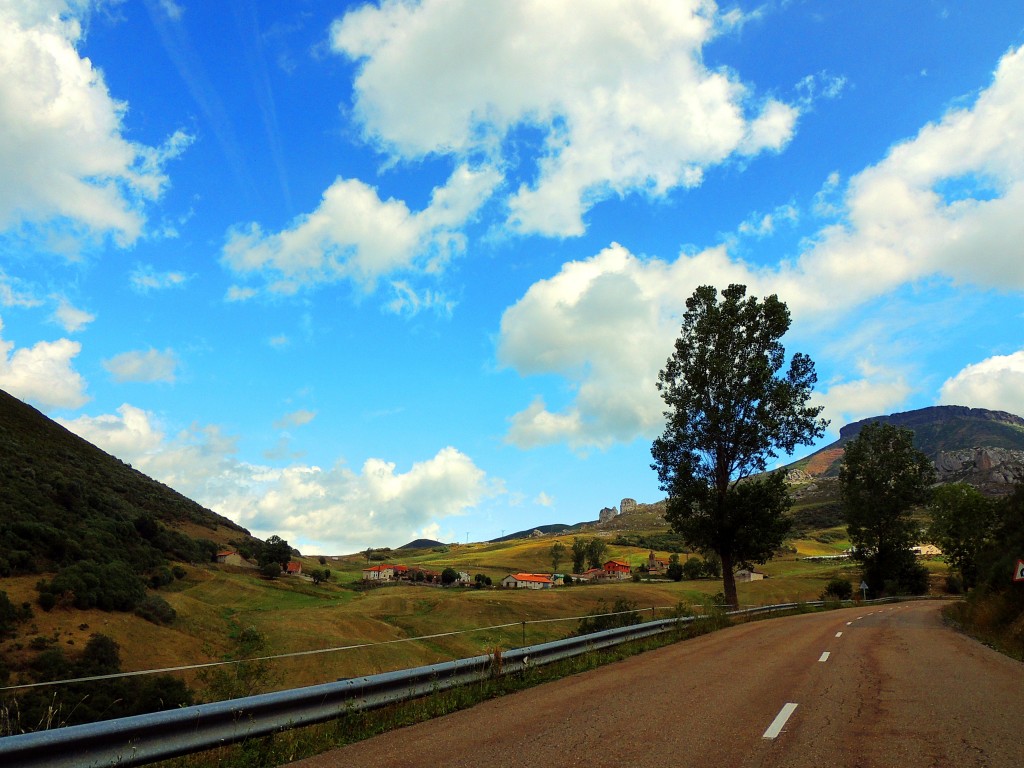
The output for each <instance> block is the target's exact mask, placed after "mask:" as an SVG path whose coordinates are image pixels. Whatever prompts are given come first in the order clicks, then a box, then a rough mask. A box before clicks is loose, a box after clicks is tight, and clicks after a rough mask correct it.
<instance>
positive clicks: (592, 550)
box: [587, 536, 608, 568]
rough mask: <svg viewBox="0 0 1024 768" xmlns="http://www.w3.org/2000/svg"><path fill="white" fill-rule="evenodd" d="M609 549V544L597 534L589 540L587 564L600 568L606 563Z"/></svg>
mask: <svg viewBox="0 0 1024 768" xmlns="http://www.w3.org/2000/svg"><path fill="white" fill-rule="evenodd" d="M607 551H608V545H607V544H606V543H605V541H604V539H599V538H598V537H597V536H595V537H594V538H592V539H591V540H590V541H588V542H587V565H589V566H590V567H591V568H600V567H601V566H602V565H604V556H605V552H607Z"/></svg>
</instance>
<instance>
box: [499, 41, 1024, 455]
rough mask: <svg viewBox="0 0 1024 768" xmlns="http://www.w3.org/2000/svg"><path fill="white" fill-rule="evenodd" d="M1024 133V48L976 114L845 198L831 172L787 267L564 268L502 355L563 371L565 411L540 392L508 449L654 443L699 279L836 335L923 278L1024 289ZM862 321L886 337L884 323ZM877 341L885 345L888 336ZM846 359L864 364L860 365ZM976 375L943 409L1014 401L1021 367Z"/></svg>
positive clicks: (544, 284) (922, 136) (850, 398)
mask: <svg viewBox="0 0 1024 768" xmlns="http://www.w3.org/2000/svg"><path fill="white" fill-rule="evenodd" d="M1020 125H1024V49H1019V50H1015V51H1011V52H1010V53H1008V54H1007V55H1006V56H1004V57H1003V59H1002V60H1001V61H1000V63H999V66H998V68H997V71H996V74H995V77H994V80H993V83H992V85H991V86H990V87H989V88H987V89H985V90H984V91H982V92H981V93H980V94H979V95H978V97H977V99H976V100H975V101H974V103H973V104H972V105H970V106H968V107H964V108H960V109H956V110H952V111H950V112H949V113H947V114H946V115H944V116H943V117H942V118H941V120H939V121H937V122H935V123H932V124H929V125H926V126H925V127H923V128H922V129H921V130H920V131H919V132H918V134H917V135H916V136H915V137H913V138H912V139H909V140H907V141H905V142H902V143H900V144H897V145H896V146H894V147H893V148H892V149H891V151H890V152H889V153H888V155H887V156H886V157H885V158H884V159H883V160H882V161H880V162H879V163H878V164H876V165H874V166H871V167H869V168H867V169H865V170H864V171H862V172H861V173H859V174H856V175H855V176H853V177H852V178H851V179H850V180H849V182H848V183H847V184H846V187H845V189H844V190H842V192H840V183H841V180H840V179H839V177H838V175H837V174H833V175H832V176H830V177H829V178H828V180H827V181H826V183H825V186H824V187H823V189H822V192H821V195H820V196H819V199H817V200H816V203H815V204H816V207H817V210H818V213H820V214H821V215H824V216H828V217H829V218H830V219H833V221H832V222H830V223H828V224H826V225H825V226H824V227H823V228H822V229H821V230H820V231H819V232H818V234H817V235H816V236H815V237H813V238H811V239H810V241H809V243H808V245H807V246H806V248H805V249H804V251H803V253H801V254H800V255H799V257H798V258H797V259H795V260H793V261H787V262H782V263H780V264H779V265H778V266H777V267H770V268H769V267H753V266H751V265H748V264H745V263H743V262H742V261H739V260H738V259H736V258H734V257H732V256H731V255H730V254H729V252H728V250H727V247H726V246H720V247H718V248H710V249H706V250H704V251H700V252H698V253H696V254H691V253H689V252H684V253H683V254H681V255H680V256H679V257H678V258H676V260H675V261H664V260H661V259H656V258H650V259H646V260H641V259H638V258H636V257H635V256H633V255H632V254H630V253H629V252H628V251H626V250H625V249H624V248H622V247H621V246H617V245H613V246H612V247H610V248H608V249H605V250H604V251H602V252H601V253H599V254H597V255H595V256H593V257H591V258H589V259H586V260H583V261H579V262H572V263H568V264H565V265H564V266H563V267H562V269H561V271H560V272H559V273H558V274H557V275H555V276H553V277H551V278H549V279H546V280H541V281H539V282H537V283H535V284H534V285H532V286H531V287H530V288H529V289H528V290H527V292H526V293H525V295H524V296H523V297H522V298H521V299H520V300H519V301H518V302H516V303H515V304H514V305H513V306H512V307H510V308H509V309H508V310H506V312H505V314H504V316H503V318H502V323H501V334H500V337H499V339H498V355H499V359H500V360H501V361H502V362H503V363H504V364H506V365H508V366H510V367H512V368H514V369H516V370H517V371H518V372H519V373H520V374H523V375H530V374H556V375H560V376H562V377H564V378H565V379H566V380H567V381H568V382H569V384H570V387H571V391H572V398H571V400H570V401H569V402H568V403H567V404H565V405H564V406H563V407H561V408H559V409H557V410H555V411H551V410H549V409H548V407H547V405H546V404H545V402H544V400H542V399H535V400H534V401H533V403H532V404H531V405H530V406H528V407H526V408H525V409H524V410H522V411H521V412H519V413H517V414H516V415H515V416H513V417H512V419H511V426H510V430H509V433H508V439H509V441H510V442H513V443H514V444H516V445H519V446H522V447H531V446H536V445H542V444H549V443H556V442H567V443H569V444H570V445H571V446H573V447H575V448H577V449H579V448H585V447H587V446H598V447H602V446H607V445H609V444H610V443H612V442H628V441H630V440H632V439H634V438H637V437H640V436H643V437H648V438H649V437H651V436H653V435H654V434H656V433H657V432H658V431H659V430H660V428H661V425H662V415H661V410H662V405H661V401H660V399H659V398H658V397H657V393H656V390H655V388H654V381H655V379H656V376H657V372H658V371H659V370H660V368H661V367H662V366H663V364H664V362H665V359H666V358H667V356H668V353H669V352H670V351H671V344H672V341H673V339H674V337H675V334H676V332H677V330H678V327H677V322H678V315H679V314H680V313H681V312H682V310H683V302H684V300H685V298H686V297H688V296H689V295H690V294H691V293H692V291H693V289H694V288H695V287H696V286H698V285H701V284H711V285H716V286H719V287H720V288H722V287H725V286H726V285H728V284H729V283H731V282H737V283H744V284H746V285H747V286H748V287H749V291H750V293H751V294H753V295H757V296H764V295H766V294H769V293H776V294H778V295H779V297H780V298H782V299H783V300H784V301H786V302H787V304H788V305H789V307H790V310H791V311H792V314H793V317H794V321H795V323H796V324H797V325H801V326H803V328H804V329H805V330H807V329H816V330H818V331H822V330H823V329H832V332H833V335H834V329H835V328H836V327H838V324H839V323H841V322H842V321H843V319H844V318H845V317H848V313H849V312H850V311H851V310H852V309H854V308H860V311H861V312H862V314H863V313H865V312H867V313H870V312H874V311H880V310H879V309H878V307H875V308H871V307H870V305H869V303H870V302H872V301H874V300H876V299H878V298H879V297H883V296H887V295H890V294H892V293H893V292H894V291H896V290H897V289H899V288H901V287H903V286H906V285H908V284H916V283H918V282H920V281H923V280H927V279H935V278H938V279H939V281H955V282H970V283H974V284H976V285H979V286H982V287H992V288H998V289H1001V290H1020V289H1021V288H1024V259H1021V258H1020V243H1021V242H1024V217H1021V216H1020V215H1019V211H1020V210H1022V209H1024V141H1021V140H1020V136H1019V132H1018V131H1017V130H1016V127H1017V126H1020ZM785 210H786V206H783V207H781V208H780V209H778V210H777V211H776V212H773V214H771V215H770V217H767V218H766V217H765V216H763V215H758V216H757V217H754V218H752V219H751V220H749V221H748V222H747V224H746V228H745V229H744V227H743V226H741V234H748V235H756V236H768V235H770V234H771V232H772V231H773V230H774V227H775V225H776V223H777V222H778V215H779V214H780V212H781V211H785ZM794 210H795V209H794ZM787 215H788V214H787ZM979 255H983V256H979ZM865 306H867V309H864V307H865ZM864 326H865V327H876V328H879V329H880V332H881V333H882V334H883V335H884V333H885V332H886V328H885V324H884V323H874V324H872V323H871V322H870V321H864ZM904 330H905V329H904ZM875 342H876V344H877V345H878V346H879V347H881V346H884V345H885V343H886V339H885V338H884V337H878V338H876V339H875ZM847 354H852V355H855V354H856V353H855V352H853V351H852V350H851V351H848V352H847ZM993 359H994V360H995V359H997V358H993ZM849 362H850V363H851V364H852V365H857V364H858V363H859V362H860V361H859V360H858V359H857V357H855V356H854V357H853V358H852V359H851V360H850V361H849ZM971 370H972V369H968V370H966V371H965V372H963V373H962V374H961V375H960V376H958V377H955V378H954V379H951V380H950V382H947V385H946V386H945V387H944V388H943V393H944V394H943V397H944V399H945V400H949V398H950V397H951V393H957V394H959V395H962V396H963V397H968V396H969V397H971V398H973V402H975V404H981V403H982V402H985V403H991V404H990V405H988V406H987V407H993V408H1003V409H1007V408H1008V407H1009V406H1008V405H1006V403H1009V402H1019V399H1014V397H1013V395H1012V393H1011V392H1009V390H1010V389H1012V382H1016V381H1017V379H1016V378H1015V377H1016V374H1015V373H1014V372H1013V371H1014V370H1015V369H1013V368H1012V367H1009V368H1007V367H1004V368H1000V369H999V371H998V375H996V376H995V377H994V379H993V382H992V384H991V385H990V387H989V388H988V392H989V393H990V394H986V388H985V387H984V386H983V379H982V378H980V377H978V376H977V375H970V376H969V375H968V374H969V373H971ZM982 370H989V368H988V367H984V368H982ZM912 375H913V374H912V371H909V370H900V371H896V372H892V371H885V370H881V369H872V368H865V369H863V370H862V376H861V378H860V379H857V380H851V381H838V382H835V383H833V384H832V385H831V386H830V387H829V388H828V390H827V391H826V392H825V393H824V394H823V395H819V398H820V400H819V402H822V403H823V404H825V405H826V407H827V409H828V413H829V415H830V416H831V417H832V418H833V419H835V420H837V421H838V420H840V419H842V418H844V417H848V418H854V417H855V416H858V415H871V412H875V413H877V412H880V411H884V410H888V409H890V408H892V407H896V406H899V405H900V404H901V403H900V401H901V400H903V399H905V398H906V397H908V396H909V395H910V394H912V392H913V388H912V387H911V386H910V384H909V383H908V382H910V381H912V380H913V379H912ZM997 382H998V383H997ZM1006 382H1010V383H1011V384H1005V383H1006ZM996 392H998V396H996V394H995V393H996ZM998 400H1005V401H1006V403H1004V404H1003V405H999V404H998V403H997V402H996V401H998Z"/></svg>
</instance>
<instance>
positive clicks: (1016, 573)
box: [1013, 560, 1024, 581]
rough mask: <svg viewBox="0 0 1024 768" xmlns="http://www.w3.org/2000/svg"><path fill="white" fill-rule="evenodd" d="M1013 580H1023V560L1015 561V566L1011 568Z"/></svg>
mask: <svg viewBox="0 0 1024 768" xmlns="http://www.w3.org/2000/svg"><path fill="white" fill-rule="evenodd" d="M1013 580H1014V581H1024V560H1018V561H1017V567H1016V568H1014V569H1013Z"/></svg>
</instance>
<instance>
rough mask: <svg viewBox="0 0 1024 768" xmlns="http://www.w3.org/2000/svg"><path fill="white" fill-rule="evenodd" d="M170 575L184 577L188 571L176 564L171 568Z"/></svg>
mask: <svg viewBox="0 0 1024 768" xmlns="http://www.w3.org/2000/svg"><path fill="white" fill-rule="evenodd" d="M171 575H172V576H174V578H176V579H184V578H185V576H187V575H188V571H186V570H185V569H184V568H182V567H181V566H180V565H176V566H174V567H173V568H171Z"/></svg>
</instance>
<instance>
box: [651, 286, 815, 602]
mask: <svg viewBox="0 0 1024 768" xmlns="http://www.w3.org/2000/svg"><path fill="white" fill-rule="evenodd" d="M746 293H747V289H746V286H743V285H730V286H729V287H728V288H726V289H725V290H724V291H722V294H721V300H719V295H718V291H717V290H716V289H715V288H714V287H712V286H708V285H705V286H701V287H699V288H698V289H697V290H696V291H695V292H694V293H693V295H692V296H691V297H690V298H689V299H687V301H686V312H685V314H684V315H683V321H682V327H681V329H680V333H679V337H678V338H677V339H676V342H675V349H674V351H673V353H672V355H671V356H670V357H669V358H668V361H667V362H666V364H665V368H664V369H663V370H662V371H661V372H660V373H659V374H658V383H657V387H658V390H659V392H660V393H661V397H662V399H663V400H664V401H665V405H666V411H665V418H666V425H665V431H664V432H663V434H662V435H661V437H659V438H658V439H656V440H655V441H654V444H653V445H652V447H651V455H652V456H653V458H654V463H653V464H652V465H651V466H652V468H653V469H655V470H657V472H658V479H659V481H660V483H661V489H662V490H663V491H665V492H666V493H667V494H668V503H667V510H666V517H667V519H668V520H669V522H670V523H671V524H672V527H673V529H675V530H676V531H677V532H679V533H680V534H682V536H683V537H684V538H685V539H686V540H687V541H688V542H689V543H690V545H692V546H693V547H694V548H695V549H697V550H700V551H705V552H706V551H712V552H715V553H717V554H718V555H719V556H720V557H721V559H722V572H723V586H724V592H725V597H726V600H727V601H728V603H729V604H730V605H733V606H736V605H737V604H738V601H737V596H736V582H735V579H734V577H733V568H734V566H736V565H738V564H740V563H744V562H758V563H763V562H765V561H766V560H767V559H768V558H770V557H771V556H772V554H773V553H774V551H775V550H776V549H777V548H778V547H779V546H780V545H781V543H782V539H783V537H784V536H785V535H786V533H787V531H788V529H789V522H788V520H787V519H786V518H785V517H784V516H783V512H784V511H785V510H786V509H788V507H789V503H790V502H789V496H788V494H787V492H786V487H785V482H784V478H782V477H781V476H780V475H778V474H768V475H765V474H763V473H764V472H765V470H766V469H767V467H768V462H769V461H770V460H771V459H774V458H777V457H778V456H779V454H780V453H786V454H789V453H792V451H793V450H794V449H795V448H796V446H798V445H810V444H811V443H813V441H814V440H815V439H816V438H818V437H821V435H822V434H824V431H825V427H826V426H828V422H827V421H825V420H824V419H821V418H819V416H820V414H821V410H822V409H821V407H820V406H810V405H808V401H809V399H810V397H811V394H812V391H813V388H814V384H815V383H816V382H817V376H816V374H815V372H814V362H813V361H812V360H811V359H810V357H808V356H807V355H804V354H800V353H796V354H794V355H793V357H792V358H791V359H790V361H789V365H788V367H787V368H786V370H785V372H782V369H783V367H784V366H785V365H786V351H785V348H784V347H783V345H782V344H781V342H780V341H779V340H780V339H781V338H782V337H783V336H784V335H785V333H786V332H787V331H788V330H789V326H790V315H789V309H788V308H787V307H786V304H785V303H783V302H782V301H780V300H779V299H778V297H776V296H774V295H771V296H767V297H765V298H764V299H763V300H760V301H759V300H758V299H757V298H756V297H754V296H750V297H747V295H746Z"/></svg>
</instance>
